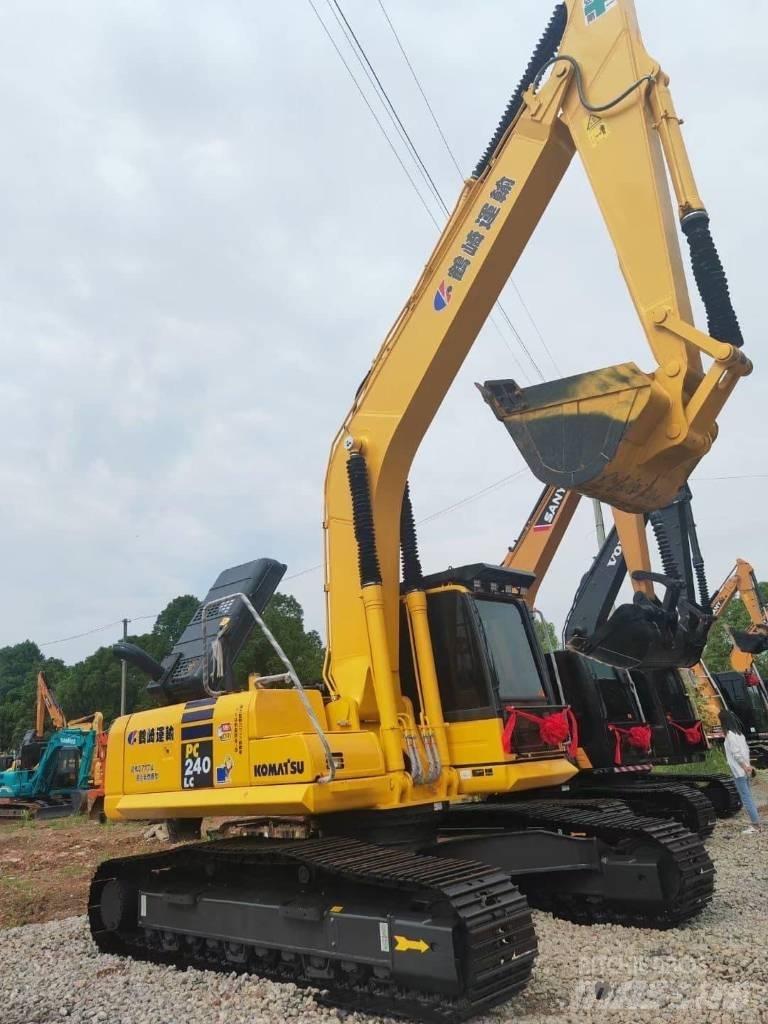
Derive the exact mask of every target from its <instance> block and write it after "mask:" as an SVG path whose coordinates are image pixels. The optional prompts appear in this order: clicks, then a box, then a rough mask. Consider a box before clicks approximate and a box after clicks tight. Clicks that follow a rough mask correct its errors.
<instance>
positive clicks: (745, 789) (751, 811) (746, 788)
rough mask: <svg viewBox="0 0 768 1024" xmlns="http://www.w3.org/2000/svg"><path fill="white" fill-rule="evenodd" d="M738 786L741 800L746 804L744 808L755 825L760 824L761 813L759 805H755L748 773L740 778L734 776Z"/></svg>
mask: <svg viewBox="0 0 768 1024" xmlns="http://www.w3.org/2000/svg"><path fill="white" fill-rule="evenodd" d="M733 781H734V782H735V783H736V788H737V789H738V791H739V796H740V797H741V802H742V803H743V804H744V810H745V811H746V812H747V814H748V815H749V818H750V821H751V822H752V824H753V825H759V824H760V815H759V814H758V813H757V807H755V801H754V798H753V796H752V787H751V786H750V784H749V779H748V778H747V777H746V775H742V777H741V778H740V779H737V778H734V780H733Z"/></svg>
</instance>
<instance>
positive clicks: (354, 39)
mask: <svg viewBox="0 0 768 1024" xmlns="http://www.w3.org/2000/svg"><path fill="white" fill-rule="evenodd" d="M307 2H308V3H309V5H310V7H311V8H312V11H313V13H314V15H315V17H316V18H317V20H318V21H319V22H320V25H321V27H322V29H323V31H324V32H325V34H326V36H327V37H328V39H329V40H330V42H331V45H332V46H333V48H334V50H335V52H336V54H337V56H338V57H339V59H340V60H341V62H342V64H343V65H344V68H345V69H346V71H347V74H348V75H349V77H350V78H351V79H352V81H353V83H354V85H355V88H356V89H357V91H358V93H359V94H360V96H361V97H362V99H363V102H364V103H365V105H366V107H367V108H368V110H369V112H370V114H371V116H372V117H373V118H374V120H375V122H376V124H377V125H378V127H379V130H380V131H381V133H382V134H383V135H384V138H385V140H386V142H387V145H388V146H389V148H390V149H391V150H392V152H393V153H394V154H395V157H396V159H397V162H398V163H399V164H400V167H401V168H402V170H403V172H404V173H405V175H406V177H407V178H408V181H409V183H410V185H411V187H412V188H413V190H414V191H415V192H416V195H417V196H418V198H419V201H420V202H421V204H422V206H423V207H424V209H425V210H426V212H427V215H428V216H429V218H430V220H431V221H432V223H433V224H434V225H435V227H436V228H437V229H438V231H440V230H442V228H441V226H440V224H439V223H438V222H437V220H436V219H435V216H434V214H433V212H432V210H431V209H430V208H429V205H428V204H427V202H426V200H425V198H424V196H423V195H422V193H421V191H420V190H419V188H418V186H417V184H416V182H415V181H414V179H413V177H412V175H411V174H410V172H409V171H408V169H407V168H406V166H405V163H404V162H403V160H402V158H401V156H400V154H399V153H398V152H397V148H396V147H395V145H394V143H393V141H392V139H391V138H390V137H389V135H388V134H387V131H386V129H385V127H384V125H383V124H382V123H381V121H380V119H379V118H378V116H377V115H376V113H375V111H374V109H373V106H372V105H371V103H370V101H369V99H368V97H367V96H366V94H365V90H364V89H363V87H362V86H361V84H360V82H359V81H358V80H357V78H356V77H355V74H354V72H353V71H352V68H351V67H350V66H349V63H348V61H347V60H346V58H345V57H344V55H343V53H342V52H341V49H340V48H339V46H338V44H337V43H336V40H335V39H334V38H333V35H332V33H331V32H330V30H329V28H328V26H327V25H326V23H325V22H324V21H323V19H322V17H321V16H320V12H319V11H318V9H317V7H316V5H315V3H314V2H313V0H307ZM326 3H327V4H328V7H329V10H330V11H331V13H332V14H333V15H334V18H335V20H336V23H337V25H338V26H339V28H340V30H341V32H342V34H343V36H344V39H345V40H346V42H347V43H348V45H349V46H350V48H351V50H352V52H353V53H354V54H355V58H356V59H357V61H358V63H359V64H360V66H361V67H362V68H363V71H364V72H365V74H366V77H367V78H368V81H369V82H370V83H371V86H372V87H373V90H374V94H375V95H376V97H377V98H378V100H379V102H380V103H381V104H382V106H383V107H384V109H385V111H386V112H387V115H388V117H389V119H390V121H391V122H392V124H393V125H394V126H395V131H396V132H397V134H398V136H399V138H400V140H401V141H402V142H403V143H404V144H405V146H406V149H407V150H408V152H409V154H410V156H411V158H412V160H414V162H415V163H416V166H417V167H418V169H419V173H420V174H421V176H422V178H423V179H424V181H425V183H426V185H427V187H428V189H429V190H430V193H431V194H432V196H433V198H434V199H435V200H436V201H437V202H438V203H439V205H440V207H441V209H442V210H443V212H444V213H445V215H446V216H450V211H449V209H448V206H447V204H446V202H445V200H444V199H443V197H442V194H441V193H440V190H439V188H438V186H437V184H436V183H435V181H434V179H433V178H432V175H431V174H430V172H429V170H428V168H427V166H426V164H425V162H424V160H423V159H422V157H421V154H420V153H419V151H418V149H417V147H416V145H415V143H414V142H413V140H412V138H411V136H410V133H409V132H408V130H407V128H406V127H405V125H404V124H403V121H402V118H401V117H400V115H399V114H398V112H397V109H396V107H395V105H394V103H393V102H392V100H391V99H390V97H389V94H388V92H387V90H386V88H385V87H384V85H383V83H382V82H381V79H380V77H379V75H378V74H377V72H376V70H375V68H374V66H373V63H372V62H371V60H370V58H369V57H368V54H367V52H366V50H365V47H364V46H363V44H362V43H361V42H360V40H359V38H358V36H357V34H356V33H355V31H354V29H353V28H352V26H351V24H350V22H349V20H348V18H347V17H346V15H345V14H344V11H343V9H342V7H341V5H340V3H339V2H338V0H326ZM337 12H338V13H337ZM459 173H460V172H459ZM496 307H497V309H498V311H499V313H500V314H501V316H502V318H503V319H504V321H505V322H506V323H507V325H508V327H509V329H510V330H511V332H512V334H513V335H514V337H515V339H516V341H517V343H518V344H519V345H520V347H521V349H522V350H523V352H525V354H526V356H527V357H528V359H529V361H530V362H531V364H532V365H533V366H534V367H535V368H536V372H537V373H538V374H539V376H540V377H541V379H542V380H544V375H543V374H542V372H541V369H540V367H539V366H538V364H537V363H536V360H535V359H534V358H533V356H532V355H531V353H530V351H529V350H528V348H527V346H526V345H525V342H524V341H523V339H522V336H521V335H520V332H519V331H518V330H517V328H516V327H515V326H514V324H513V323H512V320H511V319H510V317H509V314H508V313H507V312H506V310H505V309H504V308H503V306H502V304H501V302H500V301H497V302H496ZM490 320H491V323H492V324H493V326H494V328H495V330H496V331H497V333H498V334H499V336H500V337H501V339H502V341H503V342H504V343H505V345H506V346H507V348H508V349H509V351H510V353H511V354H512V357H513V359H514V362H515V365H516V366H517V367H518V369H519V370H520V372H521V373H522V374H523V376H524V377H525V378H526V379H527V380H528V381H529V380H530V378H529V377H528V374H527V373H526V372H525V370H524V368H523V366H522V365H521V363H520V361H519V360H518V359H517V357H516V356H515V353H514V350H513V349H512V347H511V346H510V344H509V342H508V340H507V338H506V337H505V335H504V333H503V332H502V330H501V328H500V327H499V325H498V323H497V322H496V320H495V319H494V317H493V314H491V316H490Z"/></svg>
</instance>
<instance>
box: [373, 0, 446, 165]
mask: <svg viewBox="0 0 768 1024" xmlns="http://www.w3.org/2000/svg"><path fill="white" fill-rule="evenodd" d="M378 3H379V7H380V8H381V13H382V14H383V15H384V18H385V20H386V22H387V24H388V25H389V28H390V31H391V32H392V35H393V36H394V38H395V42H396V43H397V45H398V48H399V50H400V53H401V54H402V55H403V60H404V61H405V63H406V64H407V66H408V70H409V71H410V72H411V77H412V78H413V80H414V82H415V83H416V88H417V89H418V90H419V92H420V93H421V97H422V99H423V100H424V103H425V105H426V108H427V110H428V111H429V114H430V117H431V118H432V123H433V124H434V126H435V128H437V132H438V135H439V136H440V138H441V139H442V140H443V145H444V146H445V149H446V151H447V153H448V156H449V157H450V158H451V160H452V161H453V166H454V167H455V168H456V171H457V173H458V175H459V178H460V179H461V180H462V181H463V180H464V172H463V171H462V169H461V167H460V166H459V161H458V160H457V159H456V155H455V154H454V152H453V150H452V149H451V147H450V145H449V143H448V139H446V137H445V134H444V133H443V129H442V128H441V127H440V122H439V121H438V119H437V114H435V111H434V110H433V108H432V104H431V103H430V102H429V99H428V97H427V94H426V93H425V92H424V89H423V88H422V85H421V82H420V81H419V76H418V75H417V74H416V71H415V70H414V67H413V64H411V62H410V60H409V59H408V54H407V53H406V52H405V47H404V46H403V44H402V42H401V41H400V36H399V35H398V34H397V29H396V28H395V26H394V25H393V24H392V19H391V18H390V16H389V14H387V9H386V7H385V6H384V4H383V3H382V0H378Z"/></svg>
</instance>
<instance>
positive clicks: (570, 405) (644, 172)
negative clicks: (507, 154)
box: [481, 2, 750, 512]
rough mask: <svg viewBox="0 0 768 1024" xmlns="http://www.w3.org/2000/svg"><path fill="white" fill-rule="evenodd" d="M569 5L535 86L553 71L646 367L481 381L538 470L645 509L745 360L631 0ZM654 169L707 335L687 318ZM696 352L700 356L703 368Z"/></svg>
mask: <svg viewBox="0 0 768 1024" xmlns="http://www.w3.org/2000/svg"><path fill="white" fill-rule="evenodd" d="M581 7H582V5H581V4H578V5H575V4H574V5H571V4H569V5H568V12H569V17H568V24H567V28H566V31H565V33H564V35H563V39H562V42H561V45H560V48H559V52H558V55H557V57H554V58H552V59H551V61H550V64H551V66H552V67H553V72H552V78H551V79H550V81H549V83H548V85H549V88H550V89H551V88H553V87H554V88H556V86H553V80H554V82H557V81H558V79H559V80H560V81H561V82H563V81H564V82H565V85H564V86H563V93H562V97H561V102H562V111H561V117H560V122H561V124H563V125H564V126H565V127H566V128H567V130H568V133H569V135H570V137H571V139H572V141H573V143H574V145H575V146H576V148H577V149H578V151H579V156H580V157H581V160H582V163H583V164H584V167H585V170H586V172H587V175H588V177H589V180H590V182H591V184H592V187H593V190H594V192H595V196H596V198H597V201H598V203H599V205H600V209H601V212H602V214H603V218H604V220H605V222H606V225H607V227H608V230H609V232H610V234H611V237H612V240H613V243H614V246H615V247H616V251H617V254H618V257H619V263H620V266H621V269H622V272H623V274H624V278H625V281H626V283H627V287H628V289H629V292H630V294H631V296H632V300H633V302H634V305H635V309H636V311H637V314H638V317H639V319H640V322H641V325H642V328H643V331H644V333H645V336H646V339H647V341H648V344H649V346H650V348H651V351H652V352H653V354H654V356H655V358H656V361H657V364H658V365H657V368H656V369H655V370H653V371H652V372H651V373H650V374H646V373H643V372H642V371H640V370H639V369H638V368H637V366H636V365H635V364H634V363H623V364H621V365H618V366H613V367H608V368H606V369H604V370H601V371H597V372H593V373H588V374H580V375H577V376H574V377H569V378H565V379H563V380H560V381H554V382H548V383H545V384H540V385H536V386H534V387H530V388H525V389H521V388H520V387H519V386H518V385H517V384H516V383H515V382H514V381H511V380H503V381H488V382H486V384H485V385H484V387H483V388H482V389H481V390H482V392H483V395H484V397H485V398H486V401H488V403H489V404H490V406H491V408H492V409H493V411H494V413H495V414H496V416H497V417H498V418H499V419H500V420H502V421H503V422H504V423H505V424H506V426H507V428H508V430H509V432H510V434H511V435H512V437H513V439H514V441H515V443H516V444H517V446H518V448H519V449H520V451H521V453H522V454H523V456H524V458H525V459H526V461H527V462H528V464H529V466H530V467H531V469H532V470H533V472H534V473H535V474H536V476H537V477H538V478H539V479H540V480H542V481H543V482H545V483H550V484H553V485H556V486H562V487H566V488H569V489H576V490H579V491H580V492H581V493H583V494H588V495H591V496H592V497H596V498H599V499H601V500H603V501H606V502H608V503H609V504H611V505H613V506H614V507H616V508H619V509H623V510H625V511H628V512H648V511H651V510H652V509H655V508H660V507H663V506H664V505H666V504H668V503H669V502H670V501H671V500H672V499H673V497H674V494H675V493H676V492H677V490H678V489H679V488H680V487H681V486H682V484H683V483H684V482H685V480H686V479H687V478H688V476H689V475H690V473H691V471H692V469H693V468H694V466H695V465H696V463H697V462H698V461H699V459H700V458H701V457H702V455H703V454H704V453H705V452H706V451H708V450H709V447H710V446H711V444H712V442H713V441H714V439H715V436H716V424H715V419H716V416H717V414H718V412H719V411H720V408H721V407H722V404H723V402H724V400H725V398H726V396H727V395H728V394H730V392H731V390H732V388H733V386H734V385H735V383H736V380H737V378H738V377H739V376H740V375H741V374H743V373H747V372H749V370H750V364H749V362H748V360H746V359H745V358H744V357H743V355H742V354H741V353H740V352H739V351H738V349H739V347H740V346H741V344H742V337H741V331H740V329H739V325H738V321H737V319H736V316H735V314H734V312H733V308H732V305H731V302H730V297H729V292H728V286H727V282H726V279H725V275H724V273H723V269H722V266H721V264H720V261H719V258H718V256H717V251H716V249H715V246H714V243H713V241H712V238H711V235H710V232H709V226H708V225H709V220H708V215H707V213H706V210H705V208H704V205H703V202H702V200H701V198H700V197H699V195H698V192H697V190H696V185H695V182H694V178H693V174H692V171H691V168H690V164H689V162H688V157H687V154H686V151H685V146H684V144H683V139H682V134H681V132H680V120H679V118H678V117H677V114H676V113H675V109H674V106H673V103H672V97H671V94H670V92H669V89H668V78H667V76H666V75H665V74H664V73H663V71H662V70H661V69H660V68H659V66H658V64H656V63H655V62H654V61H653V60H652V59H651V58H650V57H649V56H648V54H647V53H646V51H645V48H644V47H643V44H642V40H641V38H640V33H639V29H638V26H637V20H636V16H635V12H634V9H633V7H632V5H631V4H629V3H623V2H619V3H616V4H614V5H612V6H609V5H606V4H599V5H598V4H586V5H584V12H585V18H582V17H581V16H580V14H581V11H580V10H579V9H580V8H581ZM588 11H589V12H590V13H587V12H588ZM590 15H594V16H593V17H592V16H590ZM585 21H586V24H585ZM539 80H540V75H539V76H537V78H536V79H535V80H534V86H533V88H532V90H531V92H530V93H529V94H528V96H527V99H528V102H529V103H530V104H531V105H535V103H536V102H537V99H538V100H539V101H540V102H544V101H545V100H546V99H547V98H548V96H549V92H548V91H547V88H543V89H541V90H540V92H538V93H537V92H536V86H537V83H538V81H539ZM667 173H668V174H669V177H670V179H671V181H672V185H673V188H674V191H675V197H676V200H677V207H678V215H679V218H680V225H681V228H682V231H683V233H684V234H685V235H686V238H687V241H688V245H689V248H690V253H691V260H692V266H693V272H694V276H695V278H696V282H697V285H698V288H699V292H700V294H701V298H702V300H703V302H704V305H705V308H706V311H707V317H708V330H709V334H705V333H704V332H702V331H699V330H697V329H696V327H695V326H694V325H693V318H692V314H691V307H690V301H689V297H688V293H687V288H686V284H685V278H684V274H683V266H682V260H681V256H680V250H679V245H678V241H677V234H676V230H675V224H674V217H673V213H672V207H671V204H670V202H669V198H668V190H667ZM629 181H631V182H632V185H631V190H628V189H627V187H626V186H627V183H628V182H629ZM702 355H704V356H706V357H708V358H711V359H712V360H713V362H712V363H711V365H710V366H709V368H708V369H706V371H705V370H704V368H703V367H702Z"/></svg>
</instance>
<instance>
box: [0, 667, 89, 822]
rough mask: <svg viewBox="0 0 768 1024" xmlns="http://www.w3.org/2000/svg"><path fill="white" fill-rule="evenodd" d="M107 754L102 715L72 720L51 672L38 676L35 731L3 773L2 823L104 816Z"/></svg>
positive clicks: (0, 794)
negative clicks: (50, 729) (49, 677)
mask: <svg viewBox="0 0 768 1024" xmlns="http://www.w3.org/2000/svg"><path fill="white" fill-rule="evenodd" d="M46 718H49V719H50V722H51V725H52V726H53V732H52V733H47V731H46ZM106 753H107V734H106V732H105V731H104V717H103V715H102V714H101V712H100V711H96V712H94V714H92V715H89V716H87V717H85V718H78V719H75V720H73V721H71V722H68V721H67V719H66V716H65V715H64V712H63V710H62V708H61V705H60V704H59V702H58V700H57V699H56V696H55V694H54V692H53V690H52V689H51V687H50V686H49V684H48V680H47V678H46V675H45V672H43V671H40V672H38V674H37V699H36V705H35V727H34V729H30V730H29V731H28V732H26V733H25V735H24V738H23V739H22V742H21V746H20V747H19V751H18V754H17V756H16V758H15V759H14V761H13V763H12V764H11V765H10V766H8V768H7V769H6V770H4V771H0V821H2V820H3V819H19V818H28V817H36V818H60V817H64V816H66V815H69V814H80V813H88V814H90V815H92V816H98V815H100V813H101V811H102V808H103V801H104V762H105V758H106Z"/></svg>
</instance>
